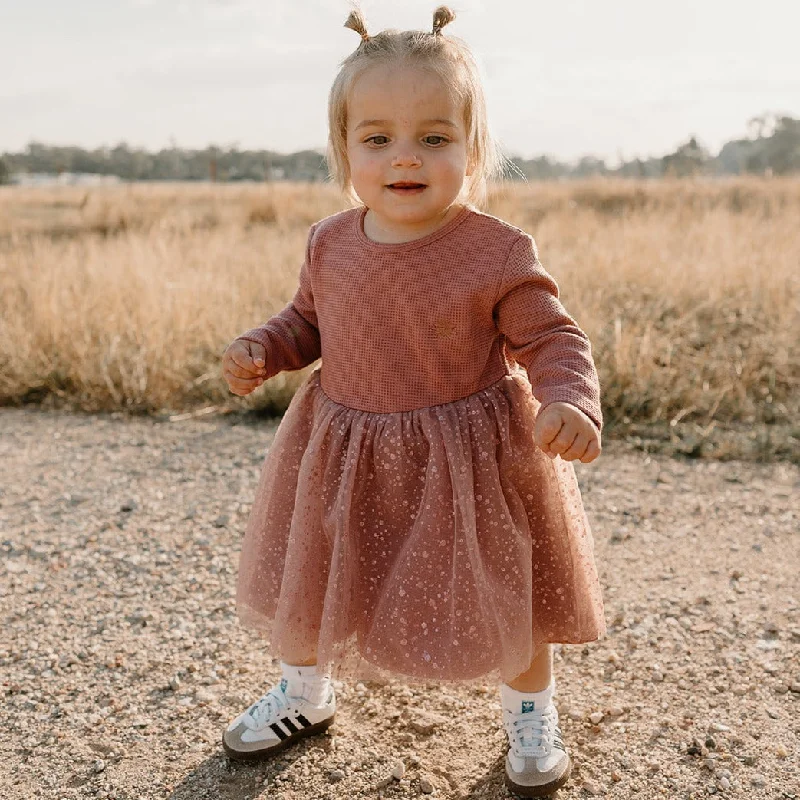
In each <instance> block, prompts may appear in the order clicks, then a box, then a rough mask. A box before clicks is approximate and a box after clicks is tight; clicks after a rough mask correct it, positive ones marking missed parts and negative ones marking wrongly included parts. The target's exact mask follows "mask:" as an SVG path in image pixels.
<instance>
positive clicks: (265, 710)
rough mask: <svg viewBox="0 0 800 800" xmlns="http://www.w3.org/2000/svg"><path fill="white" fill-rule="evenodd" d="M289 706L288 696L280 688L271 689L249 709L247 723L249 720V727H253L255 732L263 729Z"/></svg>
mask: <svg viewBox="0 0 800 800" xmlns="http://www.w3.org/2000/svg"><path fill="white" fill-rule="evenodd" d="M288 705H289V703H288V701H287V699H286V695H285V694H284V692H283V691H282V690H281V689H280V688H277V687H276V688H273V689H270V690H269V691H268V692H267V693H266V694H265V695H264V696H263V697H262V698H261V699H260V700H257V701H256V702H255V703H253V705H252V706H250V708H248V709H247V714H246V716H245V723H246V724H247V721H248V719H249V720H250V722H249V724H248V727H252V728H253V729H254V730H258V729H259V728H263V727H264V726H265V725H266V724H267V721H268V720H270V719H271V718H272V717H273V716H275V715H276V714H277V713H278V711H279V710H280V709H282V708H287V707H288Z"/></svg>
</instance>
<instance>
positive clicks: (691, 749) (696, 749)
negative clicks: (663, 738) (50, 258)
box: [686, 739, 703, 756]
mask: <svg viewBox="0 0 800 800" xmlns="http://www.w3.org/2000/svg"><path fill="white" fill-rule="evenodd" d="M686 753H687V754H688V755H690V756H701V755H703V747H702V745H701V744H700V742H698V741H697V739H692V743H691V744H690V745H689V746H688V747H687V748H686Z"/></svg>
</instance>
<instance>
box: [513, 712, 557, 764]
mask: <svg viewBox="0 0 800 800" xmlns="http://www.w3.org/2000/svg"><path fill="white" fill-rule="evenodd" d="M510 716H511V719H510V720H509V722H508V723H507V727H508V728H509V733H510V734H511V736H512V746H513V747H514V750H515V751H516V753H517V754H518V755H520V756H532V757H534V758H544V757H545V756H547V755H549V754H550V751H551V750H552V749H553V729H554V727H555V714H554V712H553V711H552V709H550V708H546V709H544V710H543V711H526V712H525V713H524V714H511V715H510Z"/></svg>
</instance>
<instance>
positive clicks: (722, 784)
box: [717, 778, 731, 792]
mask: <svg viewBox="0 0 800 800" xmlns="http://www.w3.org/2000/svg"><path fill="white" fill-rule="evenodd" d="M717 786H718V787H719V788H720V789H722V791H723V792H727V791H728V789H730V788H731V782H730V781H729V780H728V779H727V778H720V779H719V782H718V783H717Z"/></svg>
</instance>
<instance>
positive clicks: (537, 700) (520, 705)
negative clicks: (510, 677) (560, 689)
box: [500, 678, 556, 714]
mask: <svg viewBox="0 0 800 800" xmlns="http://www.w3.org/2000/svg"><path fill="white" fill-rule="evenodd" d="M555 689H556V681H555V678H551V679H550V685H549V686H548V687H547V688H546V689H542V690H541V691H540V692H518V691H517V690H516V689H512V688H511V687H510V686H509V685H508V684H507V683H501V684H500V702H501V703H502V706H503V708H504V709H507V710H508V711H511V712H512V713H513V714H524V713H525V712H526V711H544V709H545V708H547V706H548V705H550V703H551V702H552V700H553V695H554V694H555Z"/></svg>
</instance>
